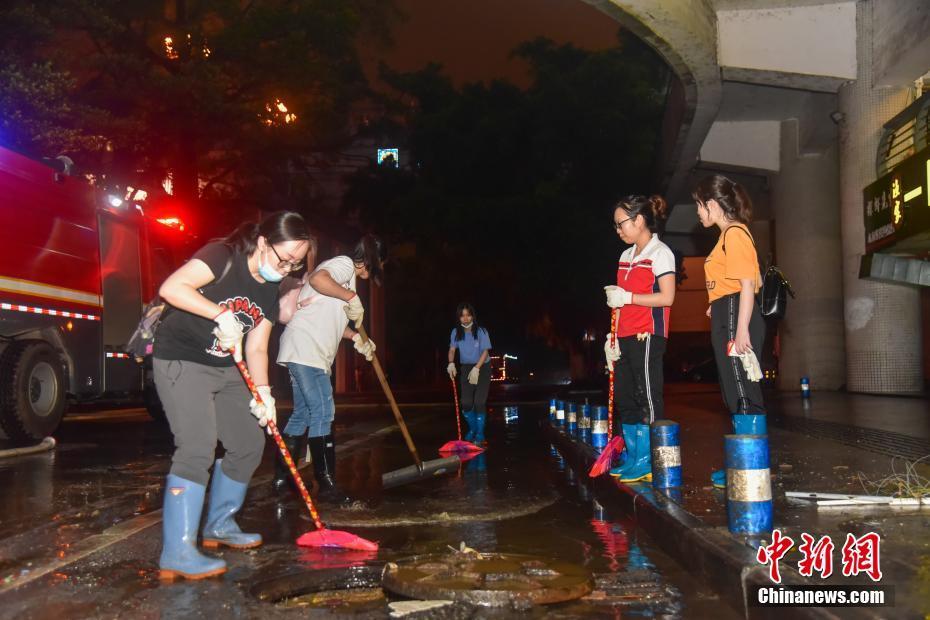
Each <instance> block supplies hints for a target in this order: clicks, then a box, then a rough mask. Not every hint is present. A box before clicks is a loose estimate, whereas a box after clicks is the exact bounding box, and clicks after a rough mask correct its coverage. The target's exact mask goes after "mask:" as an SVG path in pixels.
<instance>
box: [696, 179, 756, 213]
mask: <svg viewBox="0 0 930 620" xmlns="http://www.w3.org/2000/svg"><path fill="white" fill-rule="evenodd" d="M691 197H692V198H694V200H695V201H697V202H699V203H701V204H702V205H705V206H706V205H707V201H708V200H714V201H716V202H717V204H718V205H720V208H721V209H723V214H724V215H726V216H727V219H730V220H733V221H735V222H740V223H742V224H749V222H751V221H752V199H751V198H750V197H749V193H748V192H747V191H746V188H744V187H743V186H742V185H740V184H739V183H737V182H736V181H731V180H730V179H728V178H727V177H725V176H723V175H722V174H714V175H711V176H709V177H704V178H703V179H702V180H701V182H700V183H698V184H697V187H695V188H694V191H693V192H691Z"/></svg>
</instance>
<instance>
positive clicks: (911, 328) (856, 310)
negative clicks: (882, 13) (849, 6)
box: [839, 2, 923, 394]
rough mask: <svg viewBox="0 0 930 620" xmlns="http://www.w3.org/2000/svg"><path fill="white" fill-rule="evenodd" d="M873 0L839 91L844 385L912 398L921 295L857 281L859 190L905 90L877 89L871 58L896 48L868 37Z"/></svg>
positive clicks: (864, 11) (917, 383)
mask: <svg viewBox="0 0 930 620" xmlns="http://www.w3.org/2000/svg"><path fill="white" fill-rule="evenodd" d="M875 4H876V3H874V2H860V3H859V4H858V13H857V32H858V36H857V54H858V59H859V62H858V74H857V79H856V80H855V81H854V82H850V83H848V84H846V85H845V86H843V87H842V88H840V91H839V108H840V112H841V113H842V114H843V115H844V118H843V120H842V121H841V123H840V143H839V146H840V188H841V189H840V205H841V219H842V252H843V253H842V256H843V287H844V315H845V337H846V359H847V373H846V374H847V388H848V389H849V390H850V391H854V392H869V393H883V394H915V393H920V392H922V390H923V368H922V366H923V364H922V356H923V354H922V350H921V342H922V326H921V314H920V297H919V291H918V290H916V289H914V288H909V287H906V286H901V285H894V284H884V283H878V282H872V281H867V280H860V279H859V263H860V259H861V257H862V255H863V254H864V253H865V226H864V220H863V199H862V189H863V188H864V187H865V186H866V185H868V184H869V183H871V182H873V181H874V180H875V178H876V170H875V155H876V149H877V147H878V142H879V139H880V137H881V130H882V125H883V124H884V123H885V122H887V121H888V120H889V119H890V118H891V117H893V116H894V115H895V114H897V113H898V112H900V111H901V110H903V109H904V108H905V107H906V106H907V104H908V103H909V102H910V94H909V90H908V88H907V87H906V85H900V86H884V87H878V86H876V85H875V83H874V82H873V74H872V69H873V64H872V58H873V56H872V53H873V49H875V48H880V49H881V48H883V47H884V46H886V45H894V42H893V41H882V40H875V39H873V13H872V11H873V8H874V5H875Z"/></svg>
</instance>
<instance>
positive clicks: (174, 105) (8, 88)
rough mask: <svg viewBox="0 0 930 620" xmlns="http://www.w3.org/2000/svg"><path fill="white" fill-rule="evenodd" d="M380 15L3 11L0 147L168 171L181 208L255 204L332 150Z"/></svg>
mask: <svg viewBox="0 0 930 620" xmlns="http://www.w3.org/2000/svg"><path fill="white" fill-rule="evenodd" d="M392 10H393V9H392V8H391V4H390V3H386V2H381V1H379V0H251V1H248V2H228V1H226V0H134V1H132V2H125V1H124V0H58V1H56V2H41V3H40V2H28V1H25V0H9V1H8V2H7V3H5V6H4V8H3V9H0V24H2V26H0V28H2V29H0V36H2V39H0V62H2V65H0V66H2V69H0V118H2V122H3V131H4V136H0V137H2V138H3V139H4V140H5V141H6V142H7V143H9V144H12V145H14V146H15V147H18V148H22V149H23V150H27V151H32V152H39V153H41V154H46V155H47V154H52V155H55V154H58V153H66V154H69V155H70V156H71V157H72V158H73V159H75V161H79V162H80V163H81V164H82V166H83V167H84V168H85V169H89V170H91V171H95V172H107V173H110V174H115V175H117V176H121V177H126V176H132V175H134V174H136V172H137V171H144V173H146V174H148V175H150V176H151V177H152V179H149V180H150V181H152V180H155V179H157V180H159V181H160V179H161V177H162V176H164V173H165V172H166V171H170V172H172V174H173V176H174V184H175V188H176V193H179V194H182V195H185V196H195V195H196V194H197V193H198V187H197V183H198V179H200V180H206V181H208V184H209V187H214V188H215V182H220V181H225V182H227V183H229V182H233V181H235V182H236V183H237V184H238V187H237V188H236V191H237V192H238V193H240V195H242V194H245V195H248V194H250V193H251V194H254V195H263V196H267V195H268V193H269V191H272V192H273V191H275V189H276V188H277V187H278V186H280V185H281V175H282V174H284V175H286V172H287V170H288V168H289V167H290V166H293V165H295V162H296V161H297V159H298V157H299V155H300V154H302V153H305V152H306V151H308V150H312V149H318V148H325V147H326V146H328V145H331V144H334V143H336V142H338V141H339V140H340V139H342V137H343V136H342V131H343V128H344V127H345V122H344V120H345V115H346V112H347V110H348V107H349V105H350V103H351V102H352V101H353V100H355V99H356V98H358V97H359V96H360V95H362V94H364V93H365V89H366V83H365V79H364V76H363V74H362V71H361V69H360V66H359V61H358V57H357V51H356V49H357V46H356V43H357V39H358V37H362V36H372V37H380V38H382V39H386V37H387V32H388V30H387V26H386V23H387V21H388V19H389V18H390V16H391V15H392ZM279 103H280V106H279ZM284 108H286V112H285V111H283V109H284ZM288 115H291V116H288ZM293 115H296V116H293ZM285 121H287V122H285ZM210 181H213V182H214V183H210ZM285 184H286V183H285Z"/></svg>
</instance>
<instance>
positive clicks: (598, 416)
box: [591, 405, 607, 450]
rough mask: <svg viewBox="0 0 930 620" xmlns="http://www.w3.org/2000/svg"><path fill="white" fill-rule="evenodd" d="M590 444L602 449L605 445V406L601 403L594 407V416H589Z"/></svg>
mask: <svg viewBox="0 0 930 620" xmlns="http://www.w3.org/2000/svg"><path fill="white" fill-rule="evenodd" d="M591 445H592V446H593V447H594V448H595V449H597V450H603V449H604V446H606V445H607V407H605V406H603V405H597V406H596V407H595V408H594V417H592V418H591Z"/></svg>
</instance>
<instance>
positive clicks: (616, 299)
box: [604, 286, 633, 308]
mask: <svg viewBox="0 0 930 620" xmlns="http://www.w3.org/2000/svg"><path fill="white" fill-rule="evenodd" d="M604 292H605V293H607V305H608V306H610V307H611V308H622V307H623V306H625V305H627V304H630V303H633V293H631V292H629V291H627V290H624V289H622V288H620V287H619V286H605V287H604Z"/></svg>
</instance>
